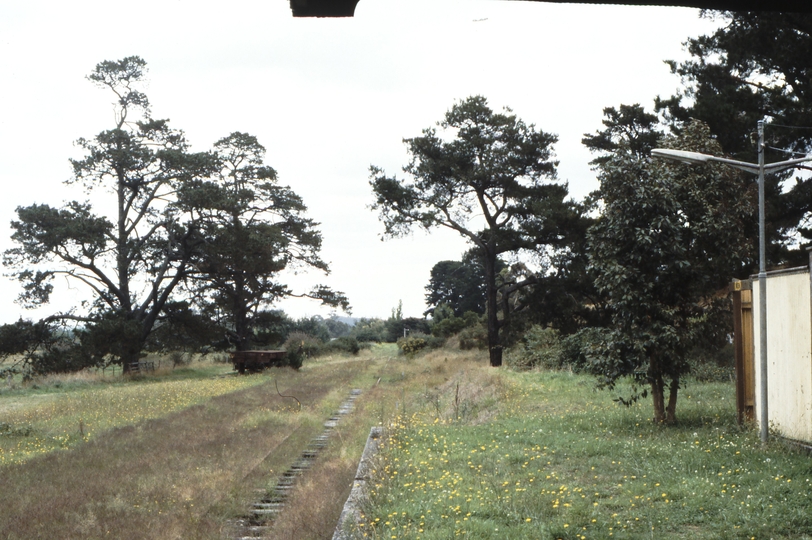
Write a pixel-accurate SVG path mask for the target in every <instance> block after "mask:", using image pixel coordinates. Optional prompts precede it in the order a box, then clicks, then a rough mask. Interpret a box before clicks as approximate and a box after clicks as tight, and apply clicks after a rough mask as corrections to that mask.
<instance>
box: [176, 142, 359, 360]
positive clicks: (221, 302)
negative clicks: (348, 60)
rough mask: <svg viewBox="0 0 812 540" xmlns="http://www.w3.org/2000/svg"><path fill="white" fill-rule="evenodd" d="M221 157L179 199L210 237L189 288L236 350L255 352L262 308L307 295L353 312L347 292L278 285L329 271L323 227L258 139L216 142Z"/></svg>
mask: <svg viewBox="0 0 812 540" xmlns="http://www.w3.org/2000/svg"><path fill="white" fill-rule="evenodd" d="M214 158H215V162H216V164H217V171H216V172H215V173H214V174H212V175H211V176H210V177H209V178H205V179H195V180H194V181H190V182H187V183H186V184H185V185H184V186H182V188H181V189H180V191H179V194H178V198H179V206H180V208H182V209H183V210H184V211H185V212H187V213H188V214H189V216H190V219H191V220H193V221H194V222H195V223H196V224H197V227H198V228H199V230H200V234H201V236H202V238H203V241H202V242H201V243H200V245H199V246H198V248H197V250H196V252H195V260H194V264H193V265H192V267H191V268H190V271H189V273H188V278H187V282H186V287H187V289H188V290H189V292H190V294H191V295H192V298H194V300H195V302H196V303H197V304H198V306H199V307H200V308H201V309H204V310H206V311H207V312H209V313H212V314H213V315H215V316H216V317H217V318H218V322H219V323H220V325H221V326H223V327H224V328H226V329H227V331H228V336H229V340H230V341H231V343H233V345H234V346H235V347H236V348H237V350H247V349H250V348H252V346H253V345H252V342H253V338H254V328H255V326H256V322H255V317H256V316H257V314H258V312H259V310H260V307H261V306H263V305H267V304H272V303H273V302H275V301H277V300H279V299H280V298H285V297H290V296H306V297H309V298H314V299H317V300H320V301H321V302H322V303H323V304H326V305H332V306H341V307H342V308H344V309H345V310H346V309H348V307H349V304H348V302H347V299H346V297H345V296H344V295H343V294H341V293H337V292H335V291H332V290H330V289H329V288H327V287H325V286H323V285H318V286H316V287H314V288H313V290H312V291H310V292H309V293H304V294H299V293H295V292H293V291H291V290H289V289H288V287H287V286H286V285H285V284H283V283H280V282H279V281H278V277H279V274H280V272H282V271H283V270H285V269H286V268H288V267H298V268H314V269H317V270H321V271H324V272H327V271H328V267H327V264H326V263H325V262H324V261H322V260H321V258H320V257H319V251H320V249H321V234H320V233H319V232H318V231H317V230H316V223H315V222H314V221H312V220H311V219H308V218H306V217H305V212H306V210H307V207H306V206H305V205H304V203H303V202H302V199H301V197H299V196H298V195H296V193H294V192H293V191H292V190H291V189H290V188H289V187H287V186H282V185H280V184H279V183H278V180H277V174H276V171H275V170H274V169H273V168H271V167H269V166H267V165H264V164H263V161H264V158H265V148H264V147H263V146H262V145H261V144H260V143H259V141H258V140H257V139H256V137H254V136H252V135H249V134H246V133H240V132H234V133H232V134H231V135H229V136H228V137H225V138H223V139H220V140H219V141H217V142H216V143H215V144H214Z"/></svg>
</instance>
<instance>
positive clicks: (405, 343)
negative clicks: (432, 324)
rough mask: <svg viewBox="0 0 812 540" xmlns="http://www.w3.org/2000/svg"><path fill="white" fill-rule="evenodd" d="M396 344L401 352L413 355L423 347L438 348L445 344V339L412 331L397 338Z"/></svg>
mask: <svg viewBox="0 0 812 540" xmlns="http://www.w3.org/2000/svg"><path fill="white" fill-rule="evenodd" d="M397 345H398V349H400V351H401V352H402V353H403V354H406V355H413V354H415V353H417V352H419V351H422V350H423V349H439V348H440V347H442V346H443V345H445V339H444V338H440V337H437V336H432V335H429V334H421V333H414V334H409V335H408V336H406V337H402V338H399V339H398V341H397Z"/></svg>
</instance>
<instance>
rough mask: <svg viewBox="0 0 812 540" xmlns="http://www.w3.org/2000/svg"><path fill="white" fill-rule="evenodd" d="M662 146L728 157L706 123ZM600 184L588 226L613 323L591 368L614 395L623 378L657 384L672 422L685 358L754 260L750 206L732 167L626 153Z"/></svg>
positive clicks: (660, 409) (661, 414)
mask: <svg viewBox="0 0 812 540" xmlns="http://www.w3.org/2000/svg"><path fill="white" fill-rule="evenodd" d="M663 145H664V146H666V147H669V148H675V149H680V150H690V151H697V152H702V153H706V154H718V153H719V152H720V151H721V149H720V148H719V146H718V143H716V142H715V140H714V139H713V138H712V137H711V135H710V131H709V129H708V127H707V126H706V125H705V124H702V123H700V122H692V123H690V124H688V125H686V126H685V129H684V130H683V132H682V134H681V135H679V136H677V137H668V138H666V139H665V140H663ZM600 181H601V196H602V198H603V203H604V205H605V209H604V212H603V215H602V216H601V217H600V218H599V219H598V221H597V223H596V224H595V225H594V226H593V227H592V229H590V232H589V249H590V252H589V256H590V261H591V264H592V265H593V268H594V270H595V275H596V276H597V278H596V286H597V288H598V289H599V290H600V291H602V292H603V293H605V294H607V295H608V298H609V302H610V309H611V313H612V326H611V333H610V337H609V338H608V339H607V340H606V341H605V343H604V344H605V347H604V353H605V355H604V358H603V361H602V362H600V363H592V364H591V369H592V371H593V372H594V373H595V374H597V375H598V376H599V377H600V378H601V381H602V383H603V384H605V385H606V386H608V387H609V388H612V387H614V385H615V383H616V381H617V380H618V379H619V378H620V377H624V376H631V377H635V378H636V379H637V380H639V381H641V382H644V383H645V384H647V385H649V386H650V387H651V392H652V398H653V402H654V419H655V420H656V421H658V422H662V421H667V422H674V421H675V419H676V403H677V392H678V389H679V385H680V377H681V376H682V375H684V374H685V373H687V371H688V364H687V362H686V358H685V355H686V353H687V351H688V350H690V348H691V347H692V345H693V344H694V343H696V342H697V341H698V340H699V339H700V338H701V337H702V336H703V335H705V334H706V333H707V332H709V331H711V329H712V328H713V325H712V324H710V323H712V322H713V321H714V319H713V317H711V316H710V315H711V314H712V313H713V312H714V311H716V310H718V309H719V308H718V306H719V304H720V303H722V302H725V299H722V298H719V297H716V296H715V294H714V293H715V292H716V291H717V290H719V289H722V288H723V287H724V286H725V285H726V283H727V282H728V281H729V279H730V278H731V277H732V275H733V273H734V272H735V271H736V269H737V268H738V265H739V264H740V261H741V260H742V259H743V258H744V257H746V256H747V246H746V245H744V244H743V243H742V242H741V241H740V238H739V231H741V227H742V224H743V223H744V222H745V221H747V220H749V219H751V218H752V216H751V213H750V212H751V206H750V205H749V204H748V201H747V200H746V198H744V197H742V190H743V189H742V182H741V180H740V179H739V177H738V176H737V175H736V174H735V173H734V172H732V171H731V169H730V168H728V167H724V166H716V165H712V166H709V167H700V168H697V167H693V166H689V165H682V164H680V165H673V164H671V163H669V162H663V161H652V162H647V161H643V160H638V159H634V158H633V157H630V155H629V153H627V152H622V153H619V154H617V155H615V156H613V157H612V158H611V159H610V160H608V161H607V162H606V163H604V164H603V165H601V168H600ZM666 384H668V386H669V391H670V395H669V399H668V405H667V406H666V405H665V403H664V395H665V392H664V388H665V385H666Z"/></svg>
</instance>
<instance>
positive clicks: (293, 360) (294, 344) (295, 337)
mask: <svg viewBox="0 0 812 540" xmlns="http://www.w3.org/2000/svg"><path fill="white" fill-rule="evenodd" d="M322 345H323V344H322V342H321V341H320V340H318V339H316V338H314V337H312V336H309V335H307V334H303V333H301V332H291V334H290V335H289V336H288V339H287V340H286V341H285V343H284V344H283V345H282V348H283V349H284V350H285V351H287V354H286V355H285V361H286V362H287V365H289V366H290V367H292V368H294V369H299V368H300V367H302V364H303V363H304V361H305V360H307V359H308V358H313V357H315V356H318V355H319V353H320V352H321V348H322Z"/></svg>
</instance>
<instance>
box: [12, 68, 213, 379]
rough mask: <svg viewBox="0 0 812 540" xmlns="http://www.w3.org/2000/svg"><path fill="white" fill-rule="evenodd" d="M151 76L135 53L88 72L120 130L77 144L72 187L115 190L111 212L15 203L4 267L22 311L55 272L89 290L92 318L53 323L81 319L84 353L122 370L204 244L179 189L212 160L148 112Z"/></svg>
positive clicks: (37, 300)
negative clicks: (17, 284)
mask: <svg viewBox="0 0 812 540" xmlns="http://www.w3.org/2000/svg"><path fill="white" fill-rule="evenodd" d="M145 72H146V63H145V62H144V61H143V60H142V59H141V58H139V57H137V56H130V57H127V58H124V59H123V60H119V61H104V62H101V63H99V64H98V65H96V68H95V69H94V70H93V72H92V73H91V74H90V75H89V76H88V79H89V80H90V81H91V82H92V83H94V84H95V85H97V86H99V87H102V88H104V89H107V90H109V91H111V92H112V93H113V95H114V96H115V99H116V102H115V105H116V114H115V124H114V126H113V127H112V129H109V130H106V131H102V132H101V133H99V134H98V135H96V136H95V137H93V138H92V139H79V141H78V145H79V146H80V147H81V148H82V149H83V150H84V151H85V153H86V155H85V157H84V158H82V159H78V160H71V163H72V165H73V177H72V178H71V179H69V180H68V181H67V184H69V185H79V186H81V187H83V188H84V189H85V190H86V191H94V192H106V193H110V194H112V200H111V201H109V206H106V207H105V208H111V209H112V212H111V215H109V216H108V215H105V214H103V213H96V211H95V210H94V208H93V207H92V206H91V205H90V203H88V202H78V201H71V202H68V203H67V204H65V205H64V206H63V207H61V208H54V207H51V206H48V205H46V204H33V205H31V206H26V207H19V208H17V219H16V220H15V221H13V222H12V224H11V225H12V229H13V231H14V233H13V235H12V239H13V240H14V242H15V243H16V244H17V247H14V248H12V249H9V250H8V251H6V252H5V254H4V261H3V262H4V264H5V265H6V266H8V267H10V268H11V269H12V271H13V272H14V273H15V274H16V276H17V277H18V279H19V280H20V281H21V282H22V284H23V287H24V290H23V293H22V294H21V295H20V300H21V302H22V303H23V304H24V305H26V306H34V305H39V304H43V303H46V302H48V300H49V297H50V294H51V292H52V290H53V284H52V281H53V278H54V277H55V276H64V277H66V278H67V280H68V281H69V282H73V283H75V284H81V285H84V286H86V287H87V288H88V289H89V290H90V292H91V293H92V294H93V298H94V301H93V304H92V307H91V309H90V310H89V311H88V312H87V313H79V312H71V313H60V314H57V315H54V316H53V317H51V318H49V320H63V321H64V320H75V321H79V322H81V323H82V324H83V325H85V330H84V335H85V338H86V340H85V342H86V343H87V344H91V343H92V344H93V346H92V347H91V348H90V349H89V350H88V354H91V355H92V356H93V357H95V358H97V359H99V360H101V359H102V358H104V357H106V356H108V355H111V356H113V357H115V358H116V359H117V360H118V361H120V362H122V363H123V365H124V369H125V370H126V369H127V368H128V367H129V365H130V362H132V361H134V360H136V359H137V358H138V356H139V354H140V351H141V349H142V347H143V345H144V342H145V341H146V339H147V336H148V335H149V333H150V332H151V330H152V328H153V326H154V324H155V321H156V319H157V318H158V316H159V314H160V313H161V310H162V309H163V307H164V305H165V303H166V302H167V300H168V299H169V298H170V295H171V293H172V291H173V290H174V289H175V287H176V286H177V285H178V283H180V281H181V280H182V279H183V277H184V275H185V271H186V269H187V266H188V262H189V260H190V257H191V254H192V252H193V250H194V247H195V245H196V243H197V242H198V235H197V234H196V231H195V230H194V227H191V226H189V225H184V224H183V223H182V222H181V221H180V220H179V219H178V215H177V213H176V210H175V208H174V207H173V206H172V204H171V201H172V199H173V193H174V192H175V191H176V190H177V189H178V187H179V186H180V185H181V184H183V183H184V182H187V181H190V180H191V179H192V178H194V177H195V176H196V175H199V174H208V171H209V168H210V165H211V160H210V159H209V156H208V155H207V154H191V153H190V152H189V151H188V145H187V143H186V140H185V139H184V136H183V133H182V132H180V131H177V130H173V129H171V128H170V127H169V125H168V123H167V121H166V120H155V119H153V118H152V117H151V116H150V105H149V100H148V99H147V97H146V95H145V94H143V93H142V92H141V91H140V90H139V89H138V87H139V84H140V83H141V82H142V81H143V79H144V74H145ZM93 332H95V333H96V334H98V336H97V337H98V338H94V337H93V335H91V334H93ZM105 336H114V338H115V339H108V338H107V337H105Z"/></svg>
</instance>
